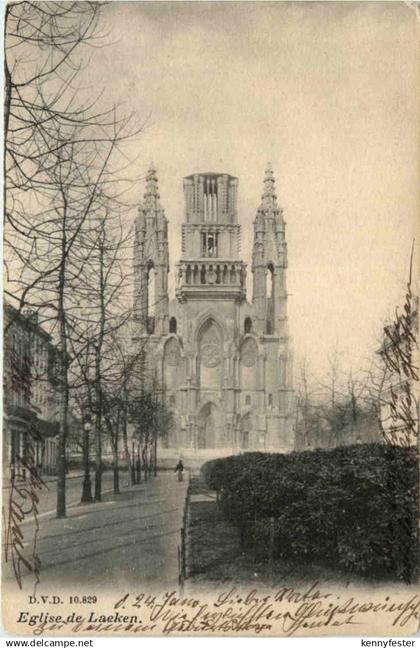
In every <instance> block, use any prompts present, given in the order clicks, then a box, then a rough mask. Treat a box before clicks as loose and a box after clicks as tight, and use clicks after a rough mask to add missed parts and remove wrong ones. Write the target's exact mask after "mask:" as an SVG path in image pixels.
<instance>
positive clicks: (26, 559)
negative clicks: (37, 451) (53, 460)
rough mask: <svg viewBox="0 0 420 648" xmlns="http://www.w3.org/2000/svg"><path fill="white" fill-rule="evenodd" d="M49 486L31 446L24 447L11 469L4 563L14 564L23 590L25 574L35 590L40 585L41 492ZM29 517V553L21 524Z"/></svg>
mask: <svg viewBox="0 0 420 648" xmlns="http://www.w3.org/2000/svg"><path fill="white" fill-rule="evenodd" d="M44 487H46V484H45V483H44V481H43V480H42V479H41V477H40V476H39V475H38V473H37V471H36V467H35V457H34V450H33V447H32V444H28V445H27V447H26V448H25V456H24V457H21V456H20V455H16V457H15V461H14V463H13V466H12V467H11V477H10V486H9V488H10V493H9V498H8V502H7V510H6V511H4V517H5V524H4V529H5V542H4V552H5V556H4V558H5V562H10V563H11V564H12V568H13V572H14V575H15V578H16V582H17V584H18V586H19V587H20V588H22V580H23V577H24V575H25V574H28V573H29V574H32V575H33V577H34V587H36V586H37V585H38V583H39V579H40V568H41V561H40V560H39V557H38V554H37V541H38V534H39V522H38V504H39V496H38V492H39V491H40V490H41V489H42V488H44ZM29 516H32V518H33V520H34V522H35V528H33V527H32V528H31V531H30V533H31V542H30V549H29V552H28V551H26V550H25V549H26V548H25V538H24V532H23V529H22V523H23V522H24V520H25V519H27V518H28V517H29Z"/></svg>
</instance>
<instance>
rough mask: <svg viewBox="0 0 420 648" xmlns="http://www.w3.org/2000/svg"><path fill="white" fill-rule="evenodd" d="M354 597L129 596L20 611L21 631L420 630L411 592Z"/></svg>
mask: <svg viewBox="0 0 420 648" xmlns="http://www.w3.org/2000/svg"><path fill="white" fill-rule="evenodd" d="M368 596H369V597H368V598H366V597H364V596H363V597H360V598H358V597H357V596H355V595H354V594H353V593H352V592H351V591H350V592H348V591H345V590H341V591H340V593H338V592H333V591H331V590H326V589H325V588H323V587H321V586H320V585H319V583H317V582H315V583H313V584H312V585H310V586H308V587H305V588H303V589H302V590H298V589H295V588H292V587H277V588H273V589H272V590H270V591H268V592H267V591H259V590H258V589H252V590H247V591H241V590H239V589H237V588H235V587H233V588H230V589H226V590H222V591H219V592H218V593H216V594H214V595H213V596H212V597H211V598H209V597H208V595H205V596H203V597H200V596H198V595H195V594H193V593H188V594H180V593H179V592H178V591H176V590H175V589H174V590H172V591H167V592H164V593H162V594H151V593H147V592H139V593H126V594H123V595H122V596H120V597H118V599H116V600H114V601H112V600H108V601H107V602H106V604H103V605H98V606H89V609H80V606H79V608H78V609H73V610H70V608H69V606H66V612H65V613H63V612H62V608H61V609H60V608H56V609H58V613H56V611H52V609H53V608H52V607H50V609H48V610H46V609H43V610H42V611H39V610H40V608H39V607H38V609H37V611H36V612H34V611H33V609H31V608H32V606H31V605H29V604H28V605H27V606H26V607H24V608H22V609H20V610H19V611H17V612H16V618H15V624H14V627H15V628H16V630H19V631H20V632H22V633H28V632H29V633H31V634H34V635H43V634H54V633H61V634H66V635H73V634H78V633H86V634H89V633H91V634H96V635H97V634H126V633H127V634H157V635H165V636H168V635H177V634H186V635H194V634H203V635H212V634H216V635H223V634H244V635H261V636H264V635H273V634H278V635H283V636H294V635H301V634H336V633H337V631H339V632H341V634H363V633H364V632H366V629H367V628H368V627H369V622H370V621H371V620H372V619H373V618H375V619H378V618H379V619H381V625H382V627H383V628H384V630H385V631H386V632H388V633H389V634H391V633H392V632H393V633H394V634H396V635H398V634H400V635H401V634H408V633H410V632H413V629H414V628H415V627H417V623H418V618H419V614H420V597H419V595H418V594H417V593H416V592H412V591H411V592H410V590H409V589H407V591H406V593H405V594H403V595H402V596H397V597H392V596H390V595H382V594H379V595H377V596H372V595H371V594H370V595H368Z"/></svg>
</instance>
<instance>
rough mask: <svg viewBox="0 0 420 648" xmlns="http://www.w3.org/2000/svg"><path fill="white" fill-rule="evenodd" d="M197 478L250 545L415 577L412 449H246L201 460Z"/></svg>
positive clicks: (286, 555) (415, 471) (415, 479)
mask: <svg viewBox="0 0 420 648" xmlns="http://www.w3.org/2000/svg"><path fill="white" fill-rule="evenodd" d="M202 477H203V479H204V480H205V481H206V483H207V485H208V486H209V488H212V489H215V490H217V491H218V492H219V499H220V502H221V506H222V509H223V512H224V514H225V515H226V517H227V518H228V519H230V520H231V521H233V522H234V523H235V524H236V525H237V526H238V529H239V531H240V533H241V537H242V539H245V537H247V538H248V540H249V541H250V542H251V544H253V546H254V547H256V546H258V547H259V548H261V547H270V549H269V550H270V552H271V553H275V554H276V555H277V556H282V557H284V558H297V559H299V560H301V559H305V558H306V559H308V560H311V561H315V560H316V561H318V562H328V563H329V564H331V563H333V564H335V565H337V566H340V567H343V568H344V569H346V570H348V571H352V572H356V573H359V574H366V575H370V576H388V577H389V576H395V577H397V578H402V579H404V580H406V581H409V582H412V581H413V579H415V577H416V568H417V547H418V538H417V520H418V465H417V454H416V450H415V449H414V448H401V447H396V446H387V445H382V444H364V445H356V446H345V447H341V448H335V449H333V450H324V449H319V450H315V451H306V452H294V453H291V454H289V455H281V454H268V453H261V452H259V453H246V454H243V455H240V456H233V457H227V458H224V459H216V460H214V461H210V462H208V463H207V464H205V465H204V466H203V467H202ZM270 518H272V519H270ZM273 529H274V545H273V541H272V537H273ZM270 534H271V535H270Z"/></svg>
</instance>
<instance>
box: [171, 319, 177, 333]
mask: <svg viewBox="0 0 420 648" xmlns="http://www.w3.org/2000/svg"><path fill="white" fill-rule="evenodd" d="M176 328H177V323H176V317H171V319H170V320H169V333H176Z"/></svg>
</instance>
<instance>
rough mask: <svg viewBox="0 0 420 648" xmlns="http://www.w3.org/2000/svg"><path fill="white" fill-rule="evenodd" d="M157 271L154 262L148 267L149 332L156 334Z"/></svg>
mask: <svg viewBox="0 0 420 648" xmlns="http://www.w3.org/2000/svg"><path fill="white" fill-rule="evenodd" d="M155 306H156V270H155V266H154V264H153V262H152V261H150V262H149V263H148V265H147V332H148V333H149V334H152V333H154V332H155Z"/></svg>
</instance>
